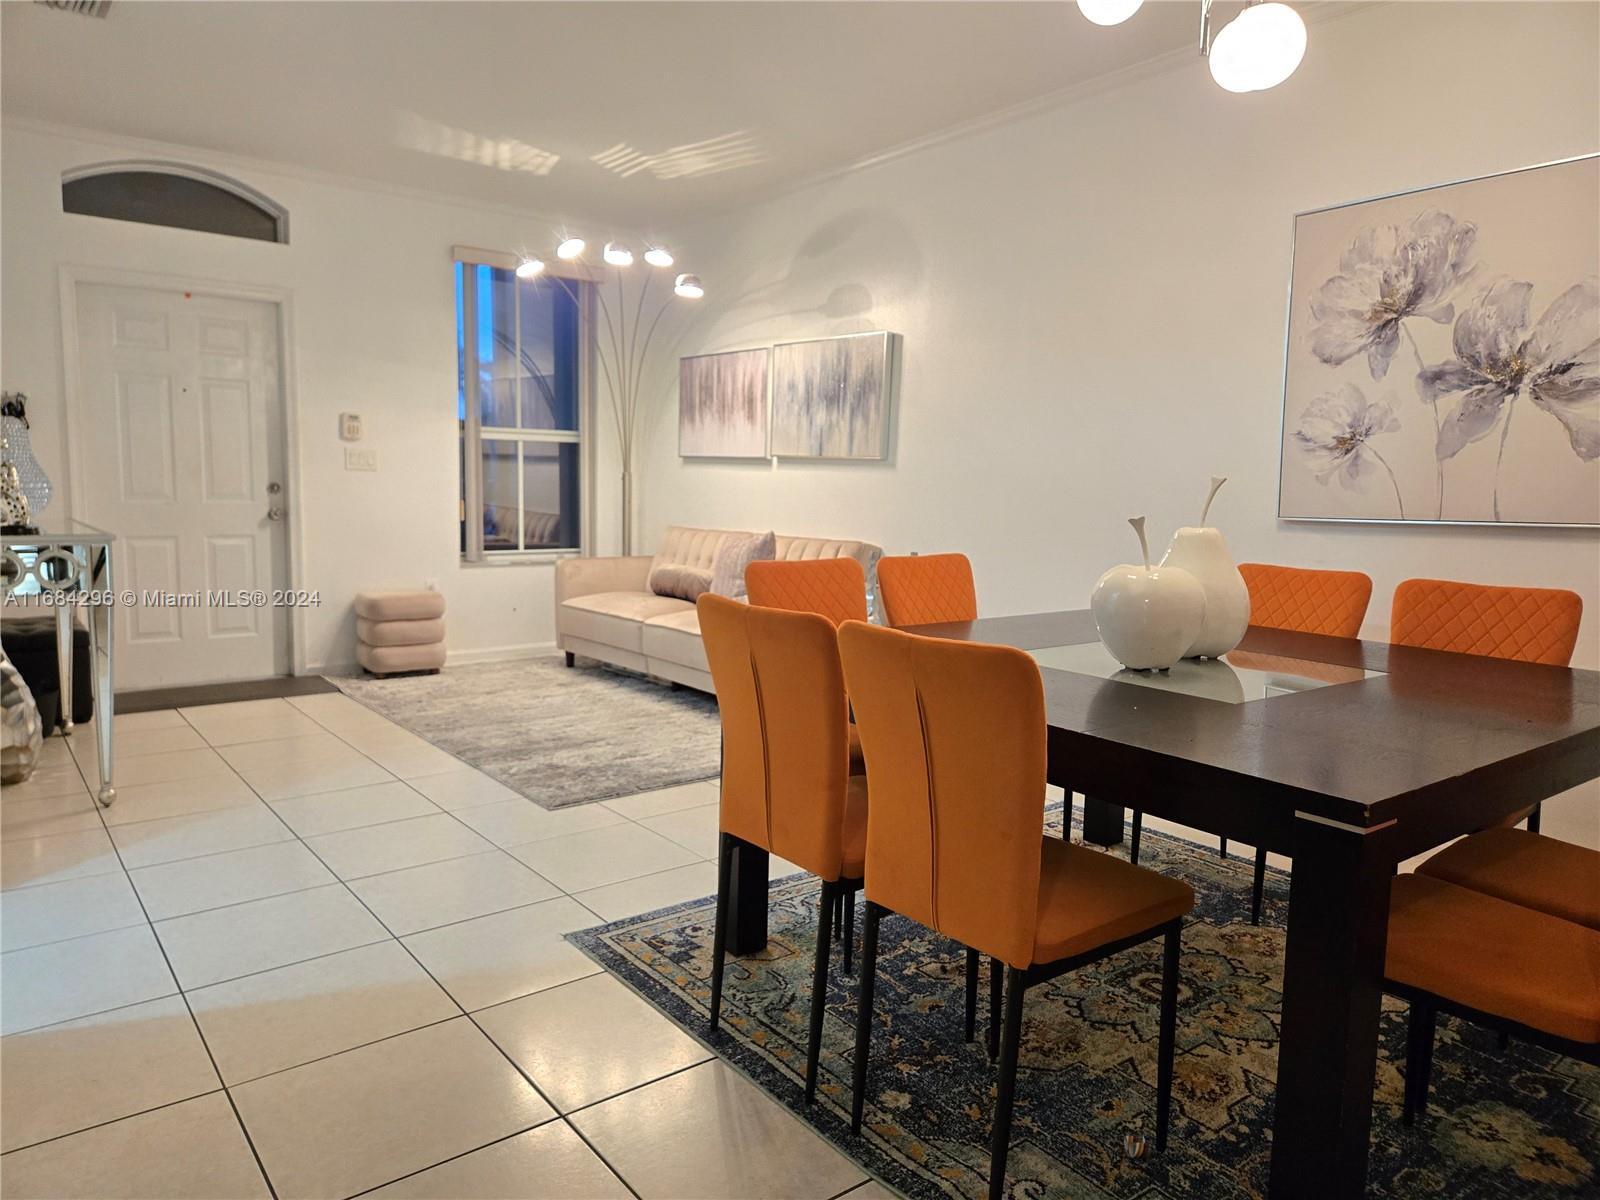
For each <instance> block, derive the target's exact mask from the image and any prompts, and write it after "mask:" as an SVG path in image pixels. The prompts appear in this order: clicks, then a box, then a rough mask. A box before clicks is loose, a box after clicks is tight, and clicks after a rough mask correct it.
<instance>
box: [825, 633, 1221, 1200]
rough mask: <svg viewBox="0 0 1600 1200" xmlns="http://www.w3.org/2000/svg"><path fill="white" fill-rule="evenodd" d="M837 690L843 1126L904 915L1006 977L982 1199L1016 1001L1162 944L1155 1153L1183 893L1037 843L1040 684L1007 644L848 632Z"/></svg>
mask: <svg viewBox="0 0 1600 1200" xmlns="http://www.w3.org/2000/svg"><path fill="white" fill-rule="evenodd" d="M839 652H840V656H841V658H842V659H843V661H844V671H845V680H846V683H847V685H848V687H849V689H850V697H851V700H852V701H853V702H854V704H855V707H856V720H857V722H858V723H859V724H860V726H861V737H862V741H863V742H864V743H865V745H866V750H867V764H868V767H867V779H868V782H869V784H870V786H871V789H872V796H873V799H872V807H871V809H869V810H868V814H867V846H866V922H865V929H864V932H863V937H862V951H861V999H860V1006H859V1010H858V1022H857V1026H856V1054H855V1063H854V1077H855V1094H854V1099H853V1104H852V1109H851V1128H852V1129H854V1130H856V1131H859V1130H860V1128H861V1119H862V1112H863V1108H864V1107H865V1104H866V1098H867V1095H866V1085H867V1059H868V1054H869V1051H870V1046H871V1034H872V1024H873V1013H872V998H873V990H874V981H875V979H876V967H877V953H878V923H879V921H880V920H881V918H882V917H883V915H884V914H885V913H899V914H900V915H902V916H905V917H909V918H911V919H912V920H914V921H917V922H919V923H921V924H922V925H925V926H927V927H928V928H929V929H933V930H936V931H938V932H939V933H942V934H944V935H945V936H946V937H949V938H952V939H954V940H955V941H957V942H960V943H961V944H962V945H964V946H965V947H966V948H967V967H968V981H969V983H968V1011H969V1013H970V1011H971V1006H972V999H971V997H972V982H971V981H972V980H973V979H974V978H975V974H974V971H975V966H976V961H977V956H978V955H980V954H986V955H989V956H990V957H991V958H997V959H1000V960H1002V961H1003V962H1004V963H1005V964H1006V997H1005V1019H1004V1028H1003V1031H1002V1033H1001V1040H1000V1074H999V1092H998V1098H997V1100H996V1105H995V1115H994V1130H993V1142H992V1145H991V1156H990V1167H989V1195H990V1196H991V1197H995V1198H997V1197H999V1196H1000V1195H1001V1193H1002V1190H1003V1188H1004V1185H1005V1164H1006V1151H1007V1148H1008V1146H1009V1144H1010V1136H1011V1109H1012V1099H1013V1095H1014V1093H1015V1088H1016V1077H1017V1051H1018V1045H1019V1043H1020V1040H1021V1035H1022V998H1023V992H1024V991H1025V990H1026V989H1027V988H1028V987H1029V986H1031V985H1033V984H1036V983H1040V982H1043V981H1044V980H1047V979H1051V978H1053V977H1055V976H1057V975H1060V974H1062V973H1063V972H1065V971H1069V970H1072V969H1073V968H1075V967H1078V966H1082V965H1085V964H1087V963H1091V962H1095V961H1097V960H1099V959H1101V958H1104V957H1106V956H1107V955H1109V954H1113V953H1115V952H1117V951H1119V950H1122V949H1125V948H1127V947H1130V946H1135V945H1138V944H1140V943H1142V942H1145V941H1148V940H1149V939H1151V938H1155V937H1163V938H1165V940H1166V947H1165V967H1164V975H1163V978H1162V999H1161V1020H1160V1046H1159V1050H1158V1053H1157V1067H1156V1077H1157V1083H1156V1146H1157V1148H1158V1149H1159V1148H1161V1147H1163V1146H1164V1145H1165V1143H1166V1136H1167V1116H1168V1109H1169V1106H1170V1100H1171V1083H1172V1049H1173V1030H1174V1021H1175V1019H1176V1012H1177V988H1178V951H1179V941H1180V937H1181V933H1182V924H1183V918H1184V916H1185V915H1186V914H1187V913H1188V912H1189V911H1190V910H1191V909H1192V908H1193V907H1194V892H1193V891H1192V890H1191V889H1190V888H1189V886H1188V885H1187V884H1184V883H1182V882H1180V881H1178V880H1174V879H1168V878H1166V877H1164V876H1161V875H1157V874H1156V873H1155V872H1153V871H1146V870H1143V869H1141V868H1139V867H1135V866H1133V865H1132V864H1130V863H1126V862H1124V861H1122V860H1121V859H1119V858H1113V857H1111V856H1110V855H1107V854H1101V853H1099V852H1098V851H1095V850H1089V849H1085V848H1084V847H1082V846H1074V845H1072V844H1070V843H1069V842H1066V841H1063V840H1062V839H1060V838H1054V837H1045V836H1044V792H1045V708H1044V685H1043V683H1042V682H1041V680H1040V677H1039V668H1038V667H1037V666H1036V665H1035V664H1034V661H1033V659H1032V658H1030V657H1029V656H1028V655H1027V654H1025V653H1023V652H1022V651H1021V650H1015V649H1012V648H1011V647H1009V646H988V645H982V644H977V643H970V642H957V641H945V640H941V639H938V638H926V637H917V636H915V635H913V634H909V633H902V632H900V631H898V630H893V629H883V628H880V627H877V626H873V625H866V624H863V623H860V622H855V621H852V622H849V623H848V624H846V625H844V626H842V627H841V628H840V630H839Z"/></svg>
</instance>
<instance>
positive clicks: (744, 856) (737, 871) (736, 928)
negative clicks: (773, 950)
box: [728, 842, 767, 954]
mask: <svg viewBox="0 0 1600 1200" xmlns="http://www.w3.org/2000/svg"><path fill="white" fill-rule="evenodd" d="M728 924H729V926H730V927H731V928H732V930H733V936H732V938H730V939H729V942H728V951H729V953H732V954H759V953H760V952H761V951H763V950H765V949H766V948H767V852H766V851H765V850H763V849H762V848H761V847H760V846H752V845H751V844H750V843H749V842H740V843H739V848H738V850H736V851H735V852H734V855H733V904H732V911H731V913H730V916H729V921H728Z"/></svg>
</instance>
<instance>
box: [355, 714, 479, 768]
mask: <svg viewBox="0 0 1600 1200" xmlns="http://www.w3.org/2000/svg"><path fill="white" fill-rule="evenodd" d="M339 736H340V737H341V738H343V739H344V740H345V741H346V742H348V743H349V744H350V745H352V746H354V747H355V748H356V749H357V750H359V751H361V753H363V754H371V753H372V752H373V751H374V750H423V749H426V748H427V747H428V746H430V745H432V743H431V742H429V741H428V739H427V738H424V737H422V736H420V735H418V734H415V733H412V732H411V730H409V729H406V728H405V727H404V726H401V725H396V724H395V723H394V722H393V721H387V720H385V721H382V722H381V723H379V724H361V725H354V726H351V727H349V728H347V729H344V730H341V731H340V733H339ZM459 765H460V764H457V767H458V769H459Z"/></svg>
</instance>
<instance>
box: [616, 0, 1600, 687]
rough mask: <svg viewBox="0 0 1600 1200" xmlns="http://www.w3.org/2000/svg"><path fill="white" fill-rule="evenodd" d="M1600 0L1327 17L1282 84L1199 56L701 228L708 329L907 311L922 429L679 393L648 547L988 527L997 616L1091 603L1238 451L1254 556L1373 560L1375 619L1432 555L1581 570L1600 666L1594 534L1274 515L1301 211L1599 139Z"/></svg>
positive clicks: (1224, 502) (911, 541) (1245, 528)
mask: <svg viewBox="0 0 1600 1200" xmlns="http://www.w3.org/2000/svg"><path fill="white" fill-rule="evenodd" d="M1597 15H1600V8H1597V7H1596V6H1595V5H1592V4H1556V5H1538V4H1488V3H1486V4H1466V5H1441V4H1409V5H1383V6H1378V7H1375V8H1368V9H1365V10H1363V11H1359V12H1356V13H1353V14H1350V15H1343V16H1340V17H1339V18H1337V19H1334V20H1328V21H1321V22H1317V23H1315V24H1313V25H1312V27H1311V31H1310V50H1309V52H1308V54H1307V57H1306V60H1305V62H1304V64H1303V65H1302V67H1301V68H1300V71H1299V72H1298V73H1297V74H1296V75H1295V76H1293V77H1292V78H1291V79H1290V80H1289V81H1288V82H1287V83H1286V84H1284V85H1283V86H1281V87H1279V88H1277V89H1274V90H1272V91H1270V92H1265V93H1258V94H1254V95H1246V96H1236V95H1230V94H1228V93H1226V92H1223V91H1222V90H1221V89H1220V88H1218V87H1217V86H1216V85H1215V84H1214V83H1212V81H1211V79H1210V76H1209V74H1208V73H1207V71H1206V69H1205V66H1204V64H1203V63H1202V62H1201V61H1199V60H1198V59H1197V58H1195V59H1190V58H1189V57H1187V56H1181V57H1180V58H1179V59H1178V60H1176V61H1175V62H1173V63H1171V64H1168V65H1166V66H1165V67H1164V68H1163V69H1161V70H1159V71H1156V72H1153V73H1152V72H1146V73H1144V74H1143V75H1142V76H1140V77H1138V78H1129V79H1125V80H1124V81H1122V82H1121V83H1118V84H1116V85H1115V86H1112V87H1109V88H1103V89H1101V90H1099V91H1098V92H1095V93H1093V94H1087V95H1083V96H1080V97H1079V98H1077V99H1075V100H1073V101H1071V102H1069V103H1065V104H1062V105H1060V106H1058V107H1055V108H1053V109H1051V110H1048V111H1042V112H1038V113H1036V114H1034V115H1029V116H1024V117H1021V118H1019V119H1016V120H1014V121H1011V122H1009V123H1006V124H1002V125H998V126H996V127H993V128H989V129H987V130H984V131H982V132H977V133H973V134H970V135H968V136H965V137H962V138H959V139H957V140H952V141H947V142H945V143H943V144H939V145H936V146H933V147H931V148H927V149H923V150H920V151H917V152H915V153H912V154H909V155H907V156H904V157H900V158H897V159H894V160H892V161H889V162H887V163H886V164H883V165H880V166H876V167H872V168H869V169H866V170H861V171H857V172H854V173H850V174H847V175H844V176H842V177H839V178H837V179H835V180H832V181H829V182H825V183H821V184H817V185H815V186H811V187H808V188H806V189H804V190H802V191H799V192H796V193H794V194H791V195H788V196H785V197H782V198H779V199H776V200H773V201H771V202H768V203H765V204H763V205H760V206H758V207H756V208H753V209H749V210H746V211H742V212H739V213H737V214H734V215H733V216H731V217H729V218H727V219H724V220H719V221H716V222H711V223H708V224H707V225H705V226H704V227H702V228H700V229H698V230H695V231H692V232H691V235H690V236H689V237H688V238H687V239H686V240H687V241H688V242H689V243H690V245H689V249H691V250H693V251H694V252H695V258H696V261H697V262H701V263H704V264H706V265H705V267H704V269H703V270H702V271H701V274H702V276H703V277H704V278H705V280H706V283H707V286H708V288H709V289H710V291H709V293H708V296H707V299H706V300H705V301H704V302H703V304H704V306H705V307H704V308H703V310H702V314H701V318H700V320H699V322H698V323H697V325H696V327H695V330H694V333H693V336H691V337H690V338H688V339H686V341H685V343H684V344H683V346H682V352H683V353H700V352H705V351H712V350H721V349H733V348H738V347H745V346H759V345H764V344H768V343H771V342H773V341H777V340H783V339H791V338H802V337H814V336H819V335H826V334H836V333H845V332H853V331H860V330H868V329H891V330H895V331H897V332H899V333H901V334H903V335H904V338H905V341H904V374H903V381H902V386H901V393H900V408H899V412H898V414H897V418H896V419H897V426H898V428H897V430H896V432H895V436H894V448H893V460H892V461H891V462H888V463H885V464H866V465H863V464H848V465H847V464H802V463H795V462H792V461H791V462H785V463H778V464H770V463H765V462H761V463H756V464H753V465H750V464H733V463H705V462H692V463H691V462H683V461H680V460H679V459H678V458H677V456H676V452H675V451H676V429H675V425H674V422H675V420H676V408H675V406H674V405H670V404H669V405H666V406H664V407H663V409H662V410H661V411H660V413H659V418H660V419H659V423H658V425H657V427H656V429H655V430H654V432H653V435H652V437H651V438H650V439H649V441H648V443H647V445H648V446H649V448H650V449H649V459H648V462H647V464H646V466H645V469H644V474H643V480H642V496H643V522H642V528H643V532H644V540H645V543H646V544H647V545H648V544H653V543H654V539H655V537H656V536H657V534H658V532H659V530H660V529H661V528H662V527H663V526H664V525H667V524H672V523H678V522H682V523H688V524H705V525H727V526H734V527H739V528H767V527H774V528H776V529H778V530H779V531H780V532H788V533H813V534H832V535H841V536H843V535H849V536H859V537H863V538H867V539H870V540H874V541H877V542H880V543H882V544H883V545H884V546H885V547H886V548H887V549H888V550H889V551H890V552H891V553H904V552H906V551H909V550H920V551H924V552H927V551H936V550H962V551H965V552H966V553H967V554H969V555H970V556H971V557H972V559H973V562H974V566H975V568H976V571H977V577H978V591H979V600H980V604H981V607H982V609H983V611H984V612H986V613H990V614H1001V613H1013V612H1029V611H1037V610H1041V609H1052V608H1062V607H1079V606H1082V605H1083V604H1085V603H1086V601H1087V597H1088V593H1089V589H1090V587H1091V585H1092V584H1093V582H1094V580H1095V579H1096V577H1098V575H1099V574H1100V572H1101V571H1103V570H1104V569H1105V568H1106V567H1107V566H1109V565H1110V564H1112V563H1116V562H1122V561H1126V560H1127V559H1129V558H1131V557H1133V556H1135V555H1136V554H1137V547H1136V545H1135V543H1134V540H1133V537H1132V535H1131V533H1130V532H1129V530H1128V528H1127V526H1126V525H1125V524H1124V523H1123V518H1124V517H1126V516H1129V515H1132V514H1135V513H1147V514H1148V515H1149V519H1150V526H1151V528H1152V529H1153V530H1154V531H1155V533H1156V537H1155V538H1154V539H1153V540H1156V541H1158V542H1160V543H1163V544H1164V542H1165V538H1166V536H1167V535H1168V533H1169V532H1170V531H1171V530H1172V529H1173V528H1174V527H1175V526H1177V525H1180V524H1188V523H1193V522H1194V521H1195V520H1196V519H1197V517H1198V515H1199V512H1198V510H1199V508H1200V504H1201V501H1202V500H1203V498H1204V495H1205V491H1206V486H1207V482H1208V477H1209V476H1210V475H1211V474H1212V473H1214V472H1215V473H1220V474H1225V475H1228V476H1229V477H1230V482H1229V484H1228V485H1227V488H1226V489H1225V490H1224V491H1223V492H1222V494H1221V495H1220V496H1219V497H1218V500H1217V503H1216V505H1215V507H1214V509H1213V512H1212V519H1213V521H1214V522H1215V523H1217V524H1219V525H1220V526H1221V527H1222V528H1223V530H1224V531H1225V533H1226V534H1227V536H1228V539H1229V542H1230V545H1231V547H1232V549H1233V551H1234V553H1235V555H1236V556H1237V557H1238V558H1240V559H1264V560H1267V561H1271V562H1283V563H1297V564H1302V565H1307V566H1337V567H1347V568H1355V569H1359V570H1363V571H1366V572H1368V573H1369V574H1371V575H1372V577H1373V579H1374V583H1375V591H1374V600H1373V605H1372V609H1371V614H1370V619H1369V622H1368V629H1367V632H1368V634H1369V636H1375V637H1382V636H1383V634H1384V632H1385V630H1386V627H1387V624H1388V598H1389V596H1390V594H1391V592H1392V590H1393V588H1394V585H1395V584H1396V583H1397V582H1398V581H1399V580H1401V579H1402V578H1405V577H1407V576H1410V575H1418V574H1429V575H1439V576H1445V577H1453V578H1460V579H1473V580H1483V581H1493V582H1503V583H1521V584H1540V585H1550V586H1560V587H1569V588H1573V589H1575V590H1577V591H1579V592H1580V593H1581V594H1582V595H1583V598H1584V603H1585V616H1584V625H1583V631H1582V638H1581V641H1580V646H1579V649H1578V653H1577V661H1578V662H1579V663H1580V664H1583V665H1588V666H1595V665H1597V664H1600V544H1597V538H1596V535H1595V533H1594V532H1593V531H1539V530H1517V529H1502V530H1492V529H1478V528H1426V527H1367V526H1340V525H1306V524H1295V523H1291V522H1281V521H1278V520H1277V519H1276V518H1275V516H1274V513H1275V512H1276V490H1277V474H1278V437H1279V423H1280V408H1281V397H1282V369H1283V340H1284V305H1285V297H1286V293H1287V290H1288V277H1289V251H1290V235H1291V217H1292V214H1293V213H1295V212H1297V211H1300V210H1303V209H1309V208H1316V207H1320V206H1324V205H1328V204H1333V203H1339V202H1342V201H1347V200H1354V199H1358V198H1361V197H1364V196H1369V195H1375V194H1382V193H1387V192H1393V191H1397V190H1401V189H1405V188H1412V187H1419V186H1425V185H1428V184H1433V183H1439V182H1444V181H1448V180H1452V179H1459V178H1463V177H1467V176H1473V175H1480V174H1484V173H1487V172H1493V171H1499V170H1504V169H1507V168H1513V167H1519V166H1526V165H1529V164H1533V163H1538V162H1544V161H1548V160H1550V159H1555V158H1561V157H1565V156H1569V155H1574V154H1580V153H1585V152H1590V151H1593V150H1595V149H1597V148H1600V78H1597V77H1600V66H1597V59H1596V55H1595V47H1596V45H1597V44H1600V21H1597ZM1135 19H1137V18H1135ZM1095 33H1096V31H1094V30H1089V29H1086V31H1085V34H1084V36H1095ZM863 119H865V120H870V119H871V117H870V114H865V115H864V116H863ZM1529 219H1530V220H1537V219H1538V214H1536V213H1530V214H1529ZM1589 269H1590V270H1591V271H1592V270H1594V269H1595V267H1594V265H1593V264H1591V265H1590V267H1589Z"/></svg>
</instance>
